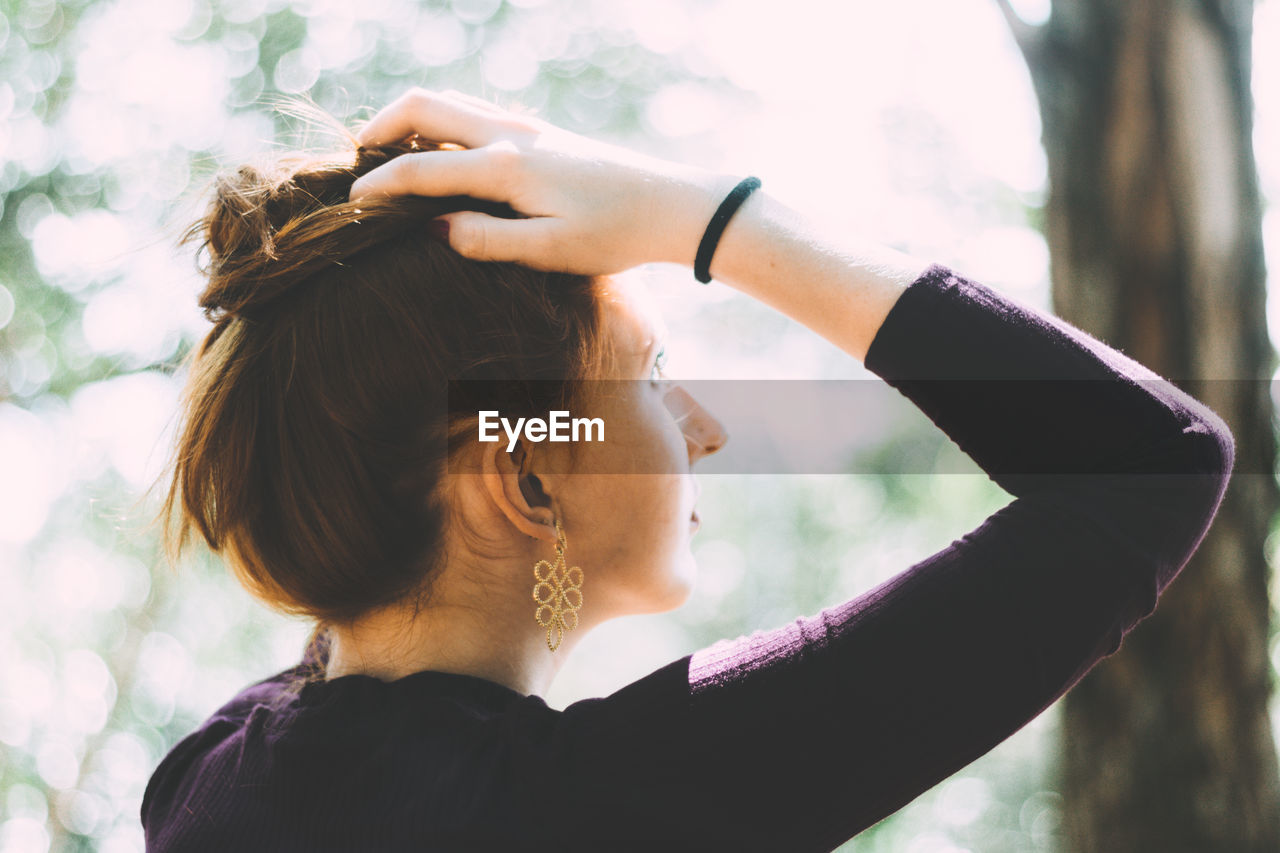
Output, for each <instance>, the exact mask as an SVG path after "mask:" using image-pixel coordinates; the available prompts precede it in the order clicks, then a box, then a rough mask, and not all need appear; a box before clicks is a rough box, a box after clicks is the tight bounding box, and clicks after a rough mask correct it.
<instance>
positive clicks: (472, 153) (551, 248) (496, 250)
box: [351, 89, 737, 275]
mask: <svg viewBox="0 0 1280 853" xmlns="http://www.w3.org/2000/svg"><path fill="white" fill-rule="evenodd" d="M414 134H416V135H418V136H420V137H422V138H424V139H429V140H432V141H435V142H452V143H457V144H459V145H462V146H465V149H466V150H445V151H430V152H422V153H415V154H404V155H401V156H400V157H397V158H395V159H394V160H392V161H390V162H389V163H386V164H385V165H382V166H379V167H378V168H376V169H374V170H372V171H371V172H369V173H368V174H366V175H364V176H363V177H361V178H360V179H358V180H357V181H356V182H355V184H354V185H353V186H352V188H351V199H352V200H353V201H354V200H356V199H359V198H362V197H365V196H368V195H374V194H387V195H400V194H415V195H427V196H450V195H467V196H471V197H473V198H480V199H487V200H491V201H500V202H505V203H507V204H508V205H510V206H511V207H512V208H514V209H515V210H516V211H518V212H519V213H522V214H524V215H526V216H528V217H530V218H528V219H502V218H499V217H494V216H489V215H487V214H483V213H479V212H474V211H459V212H456V213H450V214H448V215H445V216H441V217H440V218H439V219H440V220H444V221H447V222H448V231H447V236H446V239H447V240H448V242H449V245H450V246H451V247H452V248H453V249H454V250H455V251H456V252H458V253H459V254H461V255H463V256H465V257H468V258H473V259H475V260H481V261H514V262H517V263H520V264H523V265H525V266H529V267H533V268H535V269H543V270H555V271H559V272H570V273H578V274H582V275H607V274H610V273H615V272H620V271H622V270H624V269H628V268H630V267H633V266H637V265H639V264H643V263H648V262H652V261H665V262H670V263H684V264H687V265H692V264H693V259H694V254H695V252H696V251H697V248H698V242H699V240H700V239H701V237H702V233H703V231H704V230H705V229H706V226H707V223H708V221H710V219H711V216H712V214H713V213H715V210H716V207H717V205H718V204H719V203H720V200H721V199H722V198H724V196H725V195H726V194H727V193H728V192H729V190H730V189H732V188H733V186H734V184H735V183H736V181H737V177H735V176H732V175H724V174H717V173H715V172H709V171H706V170H702V169H696V168H693V167H689V166H684V165H681V164H678V163H672V162H668V161H665V160H659V159H656V158H653V157H648V156H645V155H642V154H638V153H635V152H632V151H628V150H626V149H623V148H619V147H617V146H613V145H608V144H606V143H602V142H598V141H595V140H590V139H586V138H584V137H582V136H578V135H577V134H573V133H570V132H569V131H566V130H563V129H561V128H558V127H555V126H553V125H551V124H549V123H547V122H545V121H543V120H541V119H538V118H535V117H533V116H528V115H521V114H518V113H513V112H510V111H508V110H505V109H503V108H501V107H499V106H497V105H496V104H492V103H489V102H488V101H484V100H481V99H479V98H475V97H472V96H470V95H464V94H461V93H458V92H444V93H437V92H429V91H426V90H423V89H413V90H411V91H409V92H408V93H406V94H405V95H403V96H401V97H400V98H399V99H398V100H396V101H395V102H394V103H392V104H391V105H390V106H388V107H386V108H385V109H383V110H382V111H381V112H379V113H378V114H377V115H375V116H374V117H373V118H372V119H371V120H370V121H369V123H368V124H367V125H365V127H364V128H363V129H362V130H361V131H360V132H359V134H358V137H357V138H358V139H359V142H360V144H361V145H365V146H374V145H380V144H389V143H393V142H400V141H403V140H404V139H406V138H408V137H410V136H413V135H414Z"/></svg>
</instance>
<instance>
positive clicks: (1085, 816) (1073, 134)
mask: <svg viewBox="0 0 1280 853" xmlns="http://www.w3.org/2000/svg"><path fill="white" fill-rule="evenodd" d="M999 5H1000V7H1001V9H1002V11H1003V12H1004V13H1005V15H1006V17H1007V19H1008V21H1009V24H1010V26H1011V28H1012V30H1013V32H1014V35H1015V38H1016V39H1017V41H1018V44H1019V47H1020V48H1021V49H1022V51H1023V55H1024V56H1025V57H1026V59H1027V63H1028V66H1029V68H1030V71H1031V77H1032V81H1033V83H1034V86H1035V89H1036V95H1037V97H1038V99H1039V103H1040V111H1041V117H1042V122H1043V142H1044V147H1045V151H1046V154H1047V156H1048V166H1049V195H1048V201H1047V207H1046V211H1045V214H1046V217H1045V221H1046V228H1045V231H1046V237H1047V239H1048V242H1049V250H1050V258H1051V273H1052V280H1053V304H1054V311H1055V312H1056V313H1058V314H1059V315H1061V316H1062V317H1063V318H1064V319H1066V320H1067V321H1069V322H1071V323H1073V324H1074V325H1076V326H1079V327H1080V328H1082V329H1085V330H1087V331H1088V332H1090V333H1091V334H1094V335H1095V336H1097V337H1099V338H1101V339H1103V340H1104V341H1106V342H1107V343H1109V344H1111V345H1112V346H1115V347H1117V348H1119V349H1121V350H1123V351H1124V352H1126V353H1128V354H1129V355H1130V356H1132V357H1133V358H1135V359H1137V360H1138V361H1141V362H1142V363H1144V364H1146V365H1148V366H1149V367H1151V368H1152V369H1153V370H1155V371H1156V372H1157V373H1159V374H1161V375H1162V376H1165V377H1167V378H1168V379H1170V380H1171V381H1173V382H1175V383H1176V384H1178V385H1179V386H1180V387H1183V388H1185V389H1186V390H1187V391H1188V392H1190V393H1191V394H1193V395H1194V396H1196V397H1197V398H1199V399H1201V400H1203V401H1204V402H1205V403H1207V404H1208V405H1209V406H1210V407H1211V408H1213V409H1214V410H1215V411H1216V412H1218V413H1219V414H1220V415H1222V417H1223V418H1224V419H1225V420H1226V421H1227V422H1228V424H1229V425H1230V427H1231V429H1232V432H1233V433H1234V435H1235V438H1236V473H1235V475H1234V477H1233V479H1232V482H1231V485H1230V487H1229V489H1228V492H1227V496H1226V498H1225V500H1224V502H1223V505H1222V508H1221V509H1220V511H1219V514H1218V518H1217V521H1216V522H1215V523H1214V526H1213V527H1212V529H1211V530H1210V531H1209V534H1208V536H1207V537H1206V539H1205V540H1204V542H1203V544H1202V545H1201V547H1200V549H1199V551H1198V552H1197V553H1196V555H1195V556H1194V557H1193V558H1192V560H1191V562H1190V563H1189V564H1188V566H1187V567H1186V569H1185V570H1184V572H1183V574H1182V576H1180V577H1179V578H1178V579H1177V580H1176V581H1175V582H1174V583H1173V585H1171V586H1170V587H1169V588H1168V590H1167V591H1166V592H1165V594H1164V596H1163V597H1162V599H1161V602H1160V605H1159V607H1158V609H1157V610H1156V612H1155V613H1154V614H1153V615H1152V616H1151V617H1149V618H1148V619H1147V620H1146V621H1144V622H1143V623H1141V624H1140V625H1139V626H1138V627H1137V628H1136V629H1135V630H1134V631H1133V632H1132V633H1131V634H1130V635H1129V637H1127V638H1126V639H1125V641H1124V643H1123V645H1122V647H1121V648H1120V650H1119V651H1118V652H1117V653H1116V654H1115V655H1113V656H1112V657H1110V658H1108V659H1107V660H1104V661H1103V662H1102V663H1100V664H1099V665H1098V666H1097V667H1096V668H1095V669H1094V670H1093V671H1092V672H1091V673H1090V674H1089V675H1087V676H1086V677H1085V678H1084V680H1082V681H1081V682H1080V683H1079V684H1078V685H1076V687H1075V688H1073V689H1072V690H1071V691H1070V692H1069V693H1068V694H1067V695H1066V696H1065V697H1064V698H1063V712H1064V713H1063V731H1062V736H1063V742H1062V745H1063V748H1062V761H1063V764H1062V766H1061V792H1062V794H1063V798H1064V823H1063V835H1064V838H1065V839H1066V842H1067V849H1068V850H1072V851H1090V853H1093V851H1112V850H1114V851H1136V850H1159V851H1162V853H1173V851H1189V853H1205V851H1219V850H1232V851H1251V850H1258V851H1262V850H1266V851H1275V850H1280V777H1278V775H1277V761H1276V743H1275V740H1274V737H1273V735H1272V731H1271V725H1270V720H1269V717H1268V713H1267V704H1268V699H1269V697H1270V693H1271V671H1272V670H1271V663H1270V660H1269V657H1268V645H1269V634H1270V630H1269V618H1270V607H1269V602H1268V597H1267V580H1268V568H1267V562H1266V560H1265V557H1264V541H1265V539H1266V536H1267V534H1268V532H1269V529H1270V525H1271V521H1272V517H1273V515H1274V513H1275V511H1276V508H1277V504H1278V502H1280V500H1278V495H1277V487H1276V481H1275V477H1274V475H1273V471H1274V462H1275V430H1274V428H1273V425H1272V419H1271V411H1272V401H1271V398H1270V394H1269V389H1270V378H1271V375H1272V372H1273V370H1274V367H1275V360H1274V351H1273V349H1272V347H1271V344H1270V341H1269V339H1268V337H1267V328H1266V311H1265V271H1264V264H1263V250H1262V227H1261V220H1262V211H1261V201H1260V199H1259V190H1258V181H1257V169H1256V164H1255V162H1254V157H1253V144H1252V133H1253V119H1252V110H1253V98H1252V94H1251V87H1250V72H1251V55H1250V39H1251V37H1252V15H1253V5H1252V3H1251V2H1249V0H1234V2H1233V0H1198V2H1197V1H1196V0H1182V1H1181V2H1179V0H1128V2H1117V0H1055V2H1054V3H1053V10H1052V14H1051V16H1050V18H1049V20H1048V21H1047V22H1046V23H1045V24H1043V25H1042V26H1038V27H1030V26H1027V25H1026V24H1025V23H1024V22H1022V21H1021V20H1019V19H1018V18H1017V16H1016V15H1015V14H1014V13H1013V11H1012V10H1011V8H1010V6H1009V4H1008V3H1007V2H1003V0H1001V2H1000V4H999Z"/></svg>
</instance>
